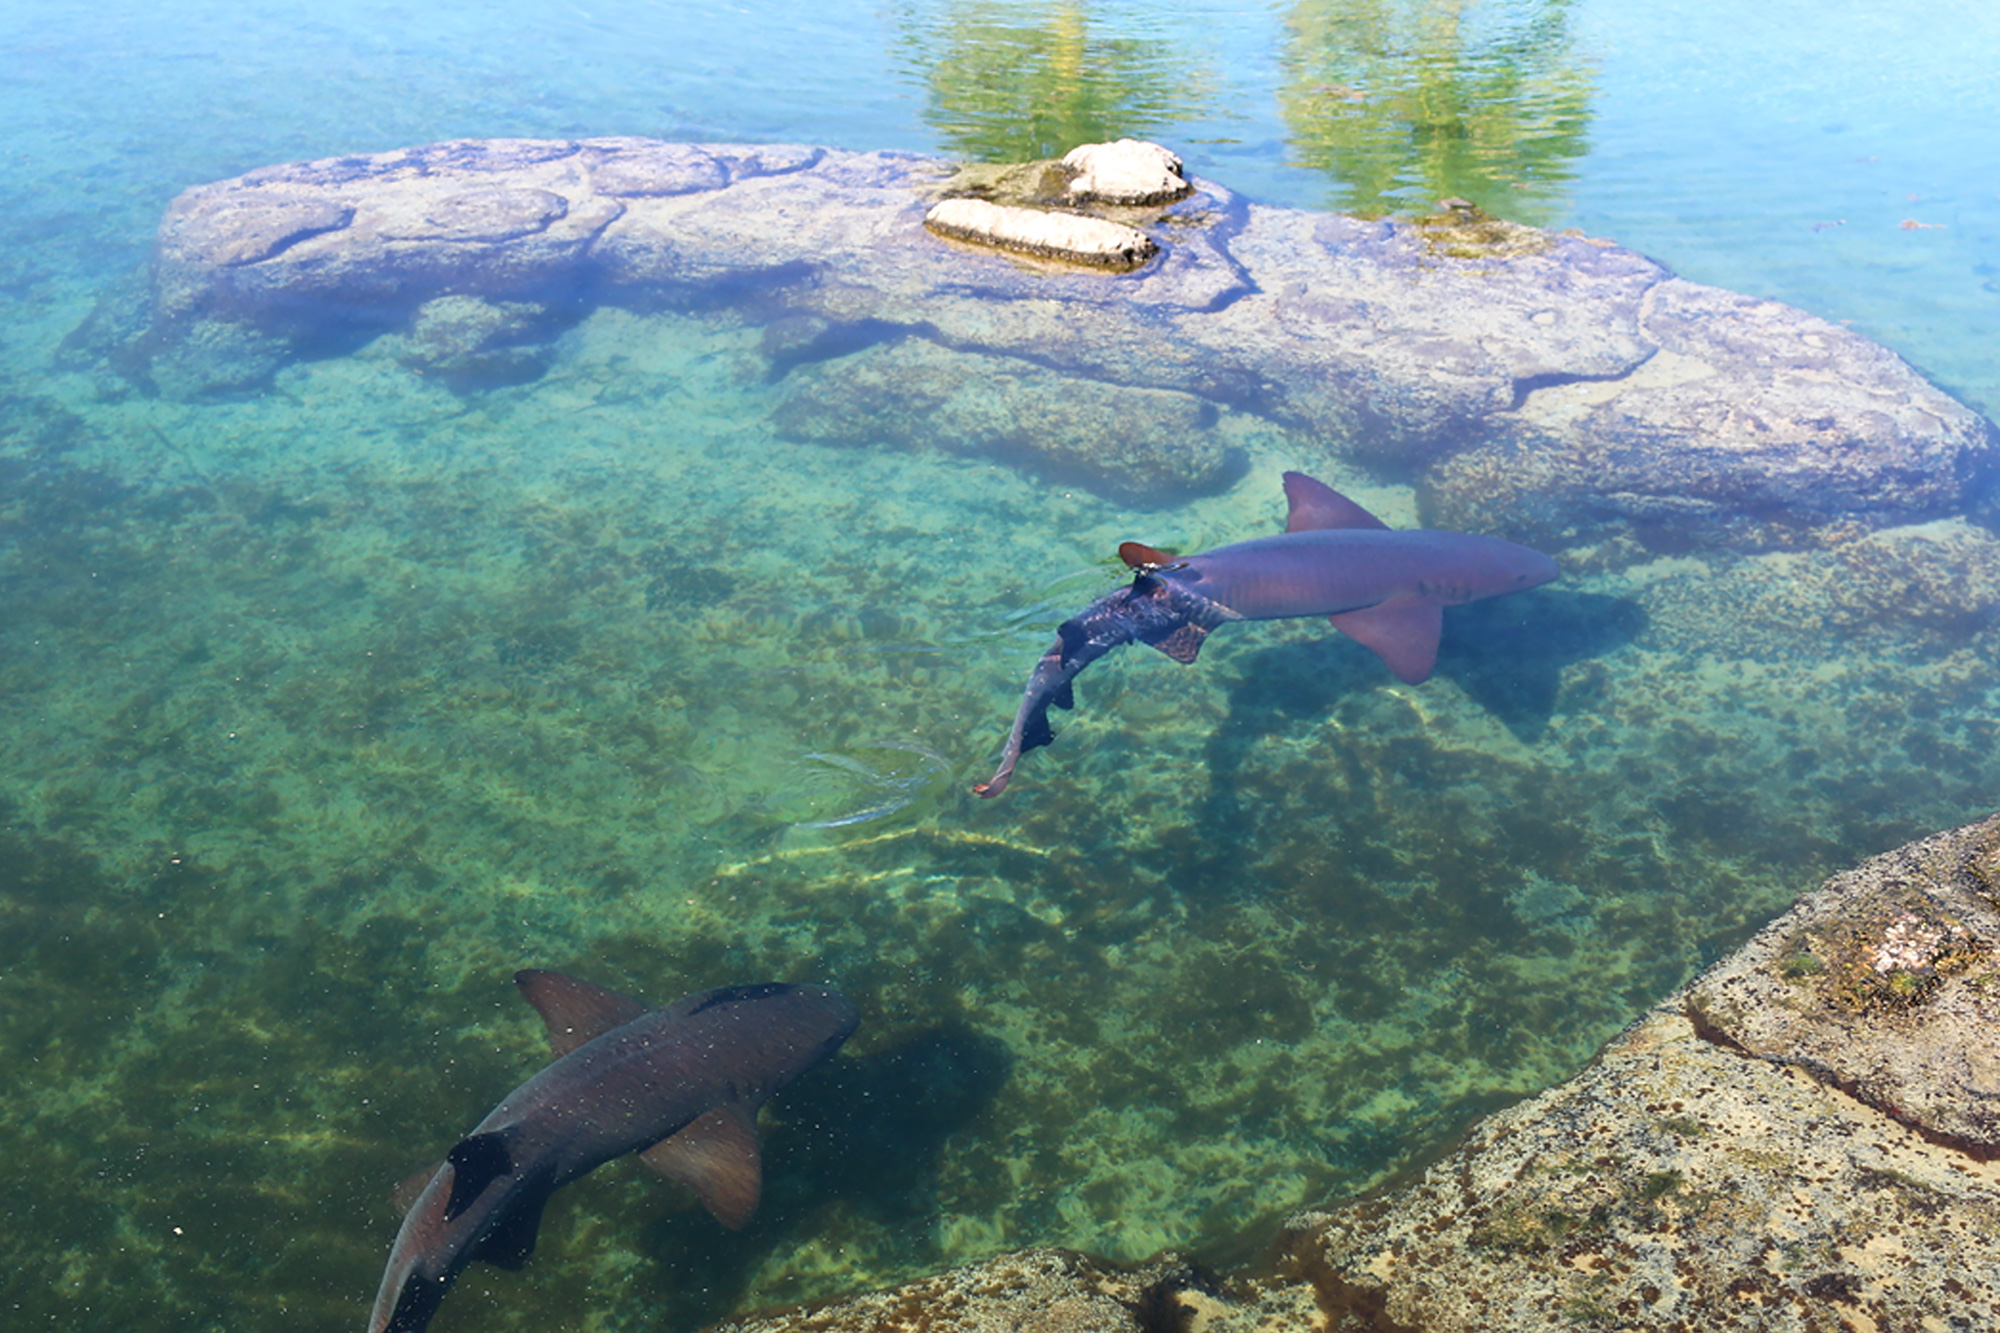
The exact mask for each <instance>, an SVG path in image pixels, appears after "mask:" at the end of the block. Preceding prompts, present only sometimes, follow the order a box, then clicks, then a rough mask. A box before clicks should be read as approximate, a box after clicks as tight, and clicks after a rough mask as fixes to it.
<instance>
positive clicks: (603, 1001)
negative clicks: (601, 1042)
mask: <svg viewBox="0 0 2000 1333" xmlns="http://www.w3.org/2000/svg"><path fill="white" fill-rule="evenodd" d="M514 984H515V985H516V986H518V987H520V988H521V994H522V996H523V997H525V998H526V999H527V1001H528V1003H529V1004H532V1005H534V1006H535V1012H537V1013H539V1014H540V1015H541V1016H542V1021H543V1022H544V1023H546V1024H548V1028H549V1045H550V1046H551V1047H552V1048H554V1050H555V1053H556V1054H557V1055H568V1054H569V1053H570V1052H571V1051H573V1050H575V1049H576V1048H577V1047H579V1046H581V1045H583V1044H584V1043H585V1042H587V1041H592V1040H595V1039H596V1038H598V1037H601V1036H603V1035H604V1034H605V1033H607V1032H609V1031H611V1030H612V1029H613V1028H621V1027H624V1026H625V1025H626V1024H627V1023H630V1022H631V1021H632V1020H633V1019H635V1018H637V1017H639V1016H640V1015H641V1014H643V1013H645V1012H646V1006H645V1005H643V1004H641V1003H639V1002H638V1001H637V1000H635V999H633V998H632V997H631V996H629V995H620V994H619V993H618V992H617V991H609V990H606V989H604V987H602V986H593V985H591V984H590V983H589V982H588V981H579V980H577V979H576V978H575V977H572V976H568V975H566V974H564V973H561V972H544V971H541V970H539V969H535V968H531V969H529V970H527V971H524V972H516V973H515V974H514Z"/></svg>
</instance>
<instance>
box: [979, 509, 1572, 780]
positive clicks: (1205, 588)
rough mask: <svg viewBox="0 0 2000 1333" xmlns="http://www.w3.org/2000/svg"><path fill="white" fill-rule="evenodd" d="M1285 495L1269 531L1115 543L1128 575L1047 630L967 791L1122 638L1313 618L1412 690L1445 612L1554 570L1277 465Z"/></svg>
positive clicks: (1181, 653) (1193, 642)
mask: <svg viewBox="0 0 2000 1333" xmlns="http://www.w3.org/2000/svg"><path fill="white" fill-rule="evenodd" d="M1285 499H1286V501H1287V502H1288V503H1289V505H1290V513H1289V516H1288V517H1287V519H1286V521H1285V530H1284V531H1283V532H1281V533H1279V534H1277V535H1276V536H1271V537H1257V538H1253V539H1252V540H1250V541H1247V542H1236V543H1233V544H1231V545H1229V546H1218V547H1216V548H1215V549H1214V550H1212V551H1205V552H1203V553H1202V554H1200V555H1191V556H1187V557H1184V558H1178V557H1175V556H1172V555H1169V554H1167V553H1165V552H1163V551H1158V550H1155V549H1153V548H1152V547H1150V546H1143V545H1141V544H1139V543H1138V542H1126V543H1124V544H1123V545H1122V546H1120V547H1119V548H1118V554H1119V556H1120V557H1121V558H1123V559H1124V561H1125V563H1126V564H1127V565H1128V566H1129V567H1130V568H1131V569H1132V570H1133V571H1134V577H1133V579H1132V582H1131V584H1130V585H1129V586H1127V587H1124V588H1120V589H1119V590H1118V591H1117V592H1114V593H1112V594H1110V595H1109V596H1107V597H1100V598H1098V599H1097V600H1096V601H1094V602H1092V603H1091V604H1090V605H1089V606H1088V607H1086V608H1084V610H1083V612H1082V613H1081V614H1080V615H1078V616H1076V617H1075V618H1073V619H1070V620H1066V621H1064V622H1063V623H1062V625H1061V626H1060V627H1059V628H1058V629H1057V630H1056V641H1055V644H1054V645H1053V646H1052V647H1050V649H1049V650H1048V652H1047V653H1045V654H1043V656H1042V660H1041V661H1039V662H1037V663H1036V664H1035V669H1034V671H1033V673H1032V674H1030V675H1029V677H1028V688H1027V691H1026V693H1025V694H1023V695H1022V698H1021V707H1020V711H1019V712H1017V713H1016V714H1015V717H1014V726H1013V729H1012V730H1011V731H1010V732H1008V734H1007V744H1006V747H1005V749H1004V750H1003V751H1002V752H1001V756H1000V767H999V769H998V770H997V771H996V772H995V773H994V774H993V776H992V777H991V778H988V779H987V780H986V781H985V782H982V783H980V784H979V785H978V786H976V787H974V788H973V789H972V790H973V791H974V792H976V793H977V794H978V795H981V796H987V797H992V796H998V795H999V794H1000V793H1001V792H1003V791H1005V790H1006V789H1007V783H1008V782H1009V781H1010V780H1011V779H1012V778H1013V776H1014V766H1015V765H1016V764H1018V763H1020V761H1021V756H1022V755H1023V754H1026V753H1027V752H1028V751H1029V750H1032V749H1035V748H1036V747H1038V746H1042V745H1047V744H1049V743H1050V742H1051V741H1053V740H1054V739H1055V733H1054V732H1053V731H1051V730H1050V728H1049V707H1050V705H1054V706H1055V707H1057V708H1074V707H1075V706H1076V695H1075V693H1074V691H1073V690H1072V689H1071V686H1070V682H1071V681H1072V680H1074V679H1075V678H1076V673H1077V672H1079V671H1081V670H1083V669H1084V668H1085V667H1087V666H1089V665H1090V664H1091V663H1092V662H1095V661H1096V660H1097V659H1098V658H1100V657H1102V656H1104V655H1105V654H1106V653H1108V652H1110V651H1111V650H1112V649H1113V648H1116V647H1119V646H1120V645H1122V644H1127V643H1143V644H1148V645H1150V646H1152V647H1154V648H1157V649H1159V650H1160V651H1161V652H1163V653H1165V654H1166V655H1167V656H1168V657H1171V658H1173V659H1174V660H1175V661H1176V662H1180V663H1183V664H1186V663H1191V662H1193V661H1194V660H1195V657H1196V656H1197V655H1198V654H1200V652H1201V645H1202V644H1203V642H1204V641H1206V640H1207V638H1208V636H1209V634H1210V633H1211V632H1212V631H1213V630H1215V629H1216V628H1217V627H1218V626H1220V625H1226V624H1228V623H1229V622H1230V621H1233V620H1283V619H1286V618H1288V617H1291V616H1325V617H1326V618H1327V619H1328V620H1330V621H1331V622H1332V623H1333V627H1334V628H1335V629H1337V630H1339V631H1341V632H1342V633H1343V634H1345V635H1347V636H1348V637H1349V638H1351V639H1354V640H1356V641H1358V642H1359V643H1361V644H1363V645H1364V646H1366V647H1367V648H1369V649H1371V650H1372V651H1373V652H1374V653H1375V655H1376V656H1377V657H1379V658H1381V659H1382V661H1383V663H1384V665H1386V666H1387V667H1388V668H1389V670H1390V671H1391V672H1393V673H1394V674H1395V676H1396V678H1397V679H1398V680H1401V681H1404V682H1406V683H1407V684H1411V685H1415V684H1419V683H1420V682H1422V681H1425V680H1428V679H1429V678H1430V674H1431V671H1432V669H1433V668H1434V667H1435V666H1436V665H1437V649H1438V633H1439V631H1440V630H1441V629H1442V628H1443V625H1444V608H1445V607H1447V606H1456V605H1458V604H1460V603H1462V602H1475V601H1478V600H1479V599H1481V598H1483V597H1498V596H1499V595H1500V594H1502V593H1509V592H1520V591H1521V590H1523V589H1525V588H1533V587H1536V586H1538V585H1540V584H1543V583H1547V582H1548V581H1549V580H1551V579H1553V578H1555V577H1556V576H1557V574H1558V573H1559V572H1560V571H1558V570H1557V568H1556V562H1555V561H1553V560H1551V559H1550V558H1549V557H1548V556H1546V555H1543V554H1542V553H1541V552H1540V551H1533V550H1530V549H1528V548H1527V547H1525V546H1517V545H1515V544H1514V543H1513V542H1509V541H1502V540H1501V539H1500V538H1498V537H1481V536H1477V535H1474V534H1472V533H1469V532H1441V531H1433V530H1430V529H1426V528H1411V529H1404V530H1395V529H1391V528H1390V527H1389V526H1388V525H1387V524H1385V523H1383V522H1382V520H1380V519H1378V518H1376V517H1375V516H1374V515H1373V514H1371V513H1369V512H1368V511H1367V510H1366V509H1363V508H1362V507H1361V506H1360V505H1358V504H1356V503H1354V501H1352V500H1350V499H1348V498H1347V497H1346V496H1344V495H1342V494H1341V493H1340V492H1338V491H1336V490H1334V489H1333V488H1332V487H1330V486H1328V485H1327V484H1326V483H1324V482H1321V481H1315V480H1314V479H1313V478H1311V477H1308V476H1306V475H1305V474H1304V473H1300V472H1287V473H1286V474H1285Z"/></svg>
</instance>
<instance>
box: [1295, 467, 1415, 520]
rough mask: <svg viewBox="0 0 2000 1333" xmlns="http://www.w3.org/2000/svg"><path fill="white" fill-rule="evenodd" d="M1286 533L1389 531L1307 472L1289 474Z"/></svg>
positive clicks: (1364, 510) (1366, 512) (1358, 506)
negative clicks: (1346, 529)
mask: <svg viewBox="0 0 2000 1333" xmlns="http://www.w3.org/2000/svg"><path fill="white" fill-rule="evenodd" d="M1285 503H1286V505H1287V506H1288V507H1289V512H1287V514H1286V515H1285V531H1286V532H1318V531H1321V530H1323V529H1326V528H1386V527H1388V526H1389V525H1388V524H1387V523H1384V522H1383V521H1382V520H1381V519H1379V518H1377V517H1375V515H1373V514H1371V513H1369V512H1368V511H1367V510H1366V509H1363V508H1362V507H1361V506H1360V505H1358V504H1356V503H1354V501H1352V500H1350V499H1348V498H1347V497H1346V496H1344V495H1342V494H1341V493H1340V492H1339V491H1336V490H1335V489H1333V487H1331V486H1329V485H1327V484H1326V483H1325V482H1323V481H1316V480H1314V479H1313V478H1311V477H1308V476H1307V475H1306V474H1305V473H1303V472H1287V473H1286V474H1285Z"/></svg>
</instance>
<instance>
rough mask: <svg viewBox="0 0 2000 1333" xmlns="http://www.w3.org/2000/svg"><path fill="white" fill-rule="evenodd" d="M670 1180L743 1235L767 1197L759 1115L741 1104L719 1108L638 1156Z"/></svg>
mask: <svg viewBox="0 0 2000 1333" xmlns="http://www.w3.org/2000/svg"><path fill="white" fill-rule="evenodd" d="M639 1160H640V1161H642V1162H644V1163H645V1164H646V1165H647V1166H650V1167H652V1168H653V1169H654V1170H655V1171H657V1172H659V1173H660V1174H661V1175H663V1176H665V1177H666V1178H667V1179H669V1180H678V1181H680V1182H681V1184H683V1185H687V1186H690V1187H691V1188H692V1189H693V1190H694V1192H695V1193H696V1194H698V1195H700V1196H701V1201H702V1203H703V1204H704V1205H705V1206H706V1207H707V1208H708V1211H709V1212H710V1213H712V1214H714V1216H715V1220H716V1221H718V1222H720V1223H722V1225H724V1226H726V1227H728V1228H729V1229H730V1230H731V1231H741V1230H742V1229H743V1227H744V1225H745V1224H746V1223H748V1222H749V1220H750V1215H751V1214H752V1213H754V1212H756V1211H757V1200H758V1199H759V1198H760V1197H761V1196H762V1194H763V1192H764V1167H763V1162H762V1159H761V1157H760V1155H759V1152H758V1148H757V1112H756V1110H755V1109H753V1108H750V1107H746V1106H744V1105H743V1103H741V1102H725V1103H724V1104H722V1105H721V1106H718V1107H715V1108H714V1109H713V1110H710V1111H708V1112H706V1113H705V1114H703V1115H700V1116H697V1117H696V1118H695V1119H694V1120H693V1121H691V1122H690V1123H688V1124H687V1125H685V1126H683V1127H682V1128H681V1129H680V1130H678V1131H676V1132H675V1133H673V1134H669V1135H668V1136H667V1137H666V1138H664V1139H661V1140H660V1141H659V1142H658V1143H656V1144H654V1145H653V1146H652V1147H650V1148H648V1149H646V1151H644V1152H642V1153H640V1154H639Z"/></svg>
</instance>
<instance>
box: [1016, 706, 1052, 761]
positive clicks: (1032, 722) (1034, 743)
mask: <svg viewBox="0 0 2000 1333" xmlns="http://www.w3.org/2000/svg"><path fill="white" fill-rule="evenodd" d="M1055 743H1056V729H1055V728H1054V727H1052V726H1050V725H1049V710H1048V709H1047V708H1046V707H1043V708H1037V709H1036V710H1035V713H1034V716H1032V717H1030V718H1029V719H1028V720H1027V723H1026V724H1025V725H1024V726H1022V728H1021V753H1022V754H1026V753H1027V752H1028V751H1030V750H1039V749H1041V748H1042V747H1043V746H1044V745H1054V744H1055Z"/></svg>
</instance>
